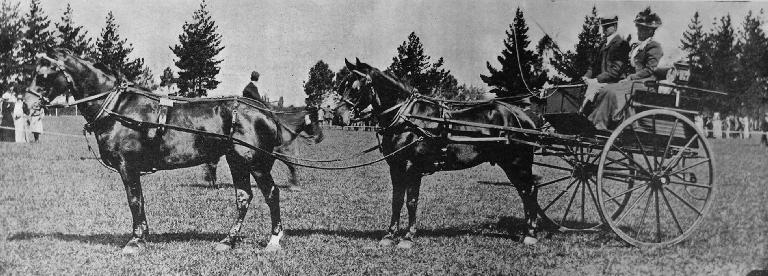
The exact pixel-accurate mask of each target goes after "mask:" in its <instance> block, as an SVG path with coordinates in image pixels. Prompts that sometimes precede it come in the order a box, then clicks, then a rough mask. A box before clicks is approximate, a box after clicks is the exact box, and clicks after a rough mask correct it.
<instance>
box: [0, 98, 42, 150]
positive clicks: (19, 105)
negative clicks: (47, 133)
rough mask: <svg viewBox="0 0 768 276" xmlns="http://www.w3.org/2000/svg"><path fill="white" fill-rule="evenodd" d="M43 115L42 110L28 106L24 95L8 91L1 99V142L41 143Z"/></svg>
mask: <svg viewBox="0 0 768 276" xmlns="http://www.w3.org/2000/svg"><path fill="white" fill-rule="evenodd" d="M43 114H44V112H43V109H42V108H40V107H32V108H30V107H29V106H27V104H25V103H24V99H23V96H22V94H14V93H13V92H11V90H8V91H6V92H5V93H3V95H2V98H0V142H16V143H28V142H39V141H40V134H41V133H42V132H43V120H42V117H43Z"/></svg>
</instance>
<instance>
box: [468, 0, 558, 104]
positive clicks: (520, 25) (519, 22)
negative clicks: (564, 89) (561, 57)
mask: <svg viewBox="0 0 768 276" xmlns="http://www.w3.org/2000/svg"><path fill="white" fill-rule="evenodd" d="M509 28H510V29H509V31H507V38H506V39H505V40H504V49H503V50H502V51H501V56H499V57H498V58H497V60H498V61H499V63H501V69H496V68H494V67H493V66H492V65H491V63H490V62H487V63H486V66H487V67H488V71H489V74H488V75H480V78H481V79H482V80H483V82H485V83H486V84H488V86H491V87H494V89H492V90H491V93H494V94H496V95H497V96H499V97H507V96H517V95H525V94H528V93H529V92H535V90H537V89H539V88H541V87H542V86H543V85H544V83H545V82H546V81H547V74H546V72H544V71H543V70H542V60H541V57H540V56H539V55H538V54H536V52H534V51H533V50H531V49H528V45H529V44H530V43H531V42H530V40H529V38H528V26H527V25H526V24H525V19H524V18H523V12H522V10H520V8H517V11H516V12H515V18H514V21H513V24H512V25H510V26H509ZM518 56H519V58H518Z"/></svg>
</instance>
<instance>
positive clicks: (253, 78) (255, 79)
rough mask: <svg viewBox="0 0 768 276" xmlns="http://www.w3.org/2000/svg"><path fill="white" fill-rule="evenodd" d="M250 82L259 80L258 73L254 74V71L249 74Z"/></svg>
mask: <svg viewBox="0 0 768 276" xmlns="http://www.w3.org/2000/svg"><path fill="white" fill-rule="evenodd" d="M251 80H252V81H257V80H259V72H256V71H253V72H251Z"/></svg>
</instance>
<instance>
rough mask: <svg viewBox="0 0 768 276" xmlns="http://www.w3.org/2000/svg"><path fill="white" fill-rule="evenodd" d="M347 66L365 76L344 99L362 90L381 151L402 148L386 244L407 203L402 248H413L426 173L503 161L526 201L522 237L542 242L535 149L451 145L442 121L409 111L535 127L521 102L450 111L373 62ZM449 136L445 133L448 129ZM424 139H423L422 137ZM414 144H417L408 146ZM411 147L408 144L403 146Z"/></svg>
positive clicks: (360, 99)
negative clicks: (538, 235)
mask: <svg viewBox="0 0 768 276" xmlns="http://www.w3.org/2000/svg"><path fill="white" fill-rule="evenodd" d="M345 62H346V65H347V68H349V69H350V70H352V71H353V72H354V73H356V74H358V75H360V76H361V77H360V78H359V79H358V80H357V81H356V82H357V83H356V84H355V85H354V86H353V87H359V88H357V89H356V88H349V89H347V92H345V93H344V94H345V97H347V98H349V95H350V94H357V95H356V97H354V98H356V99H353V100H352V101H353V102H356V108H364V107H366V106H368V105H369V104H370V105H372V106H373V112H372V113H373V114H374V115H375V116H377V117H378V124H379V127H381V128H382V129H381V130H380V133H381V134H382V139H381V151H382V154H384V155H388V154H390V153H393V152H395V151H397V150H401V149H402V151H401V152H399V153H397V154H396V155H394V156H392V157H391V158H388V159H387V163H388V164H389V172H390V176H391V179H392V216H391V220H390V224H389V228H388V229H387V233H386V235H385V236H384V237H383V238H382V240H381V241H380V242H379V244H380V245H382V246H390V245H393V244H395V242H396V239H397V235H398V233H397V232H398V230H399V223H400V211H401V209H402V207H403V204H404V203H405V205H406V207H407V209H408V228H407V232H406V233H405V235H404V236H403V237H402V238H401V239H400V241H399V242H398V244H397V246H398V247H401V248H410V247H412V246H413V244H414V242H413V239H414V237H415V235H416V210H417V206H418V201H419V189H420V186H421V179H422V176H423V175H425V174H430V173H433V172H435V171H440V170H461V169H465V168H470V167H474V166H477V165H479V164H482V163H485V162H491V163H492V164H497V165H499V166H500V167H501V168H502V169H503V170H504V173H506V175H507V177H508V178H509V180H510V182H511V183H512V184H513V185H514V186H515V188H517V191H518V193H519V194H520V197H521V198H522V200H523V206H524V209H525V217H526V222H527V229H526V230H525V231H524V236H525V237H524V238H523V241H524V242H525V243H526V244H533V243H535V242H536V241H537V240H536V238H535V234H536V233H535V231H536V229H537V220H538V214H539V210H540V207H539V205H538V203H537V200H536V189H535V185H534V182H535V181H534V177H533V174H532V164H533V151H534V149H533V147H531V146H529V145H525V144H522V143H514V142H512V143H507V144H505V143H500V142H490V143H489V142H486V143H466V144H460V143H451V142H449V141H447V140H446V139H443V137H442V136H441V134H440V133H439V132H441V129H440V128H438V126H437V123H428V122H427V121H421V120H413V119H407V118H406V117H407V116H408V115H421V116H428V117H433V118H443V117H450V118H452V119H456V120H462V121H469V122H477V123H485V124H494V125H501V126H512V127H521V128H533V127H534V124H533V122H532V121H531V119H529V118H528V116H527V115H526V114H525V113H524V112H523V110H522V109H521V108H519V107H517V106H513V105H510V104H507V103H503V102H499V101H488V102H486V103H484V104H479V105H471V106H468V107H466V108H465V109H463V110H458V111H457V110H449V109H446V108H445V105H444V104H442V103H440V102H438V101H435V100H433V99H430V98H427V97H423V96H420V95H418V94H415V92H413V91H414V90H413V88H411V87H409V86H408V85H405V84H403V83H401V82H400V81H398V80H396V79H394V78H392V77H390V76H388V75H386V74H384V73H382V72H381V71H380V70H378V69H376V68H373V67H371V66H370V65H368V64H365V63H360V61H359V60H357V62H356V64H351V63H350V62H349V61H347V60H345ZM451 128H452V129H451V132H452V133H463V134H465V135H470V136H471V135H476V136H481V137H486V136H507V137H511V138H517V139H523V138H524V137H521V136H522V134H519V133H503V132H500V131H497V130H493V129H487V128H476V127H469V126H460V125H454V126H452V127H451ZM443 134H444V133H443ZM420 138H421V139H423V140H421V141H419V140H418V139H420ZM411 143H414V144H413V146H411V147H408V145H410V144H411ZM404 147H408V148H404Z"/></svg>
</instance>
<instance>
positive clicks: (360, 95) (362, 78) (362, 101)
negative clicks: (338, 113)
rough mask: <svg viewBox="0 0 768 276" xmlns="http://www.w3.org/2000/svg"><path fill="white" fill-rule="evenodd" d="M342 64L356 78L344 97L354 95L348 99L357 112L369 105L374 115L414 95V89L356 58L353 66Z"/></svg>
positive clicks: (347, 63)
mask: <svg viewBox="0 0 768 276" xmlns="http://www.w3.org/2000/svg"><path fill="white" fill-rule="evenodd" d="M344 63H345V64H346V66H347V68H349V70H350V71H352V72H353V73H354V74H353V76H355V77H356V80H355V81H353V82H352V83H351V85H350V89H348V90H347V92H345V95H354V96H348V97H349V98H350V99H352V100H351V101H352V102H354V103H355V108H356V109H357V110H361V109H362V108H365V107H367V106H368V105H371V106H372V107H373V112H374V113H380V112H381V111H382V110H384V109H387V108H389V107H392V106H394V105H396V104H398V103H399V102H402V101H404V100H405V99H407V98H408V97H410V96H412V95H413V94H414V93H415V89H413V88H411V87H410V86H408V85H406V84H404V83H403V82H401V81H399V80H397V79H396V78H394V77H392V76H389V75H388V74H386V73H384V72H382V71H381V70H379V69H377V68H375V67H373V66H370V65H368V64H367V63H363V62H360V60H359V59H357V58H356V59H355V64H352V63H351V62H349V61H348V60H346V59H344ZM345 97H346V96H345Z"/></svg>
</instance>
